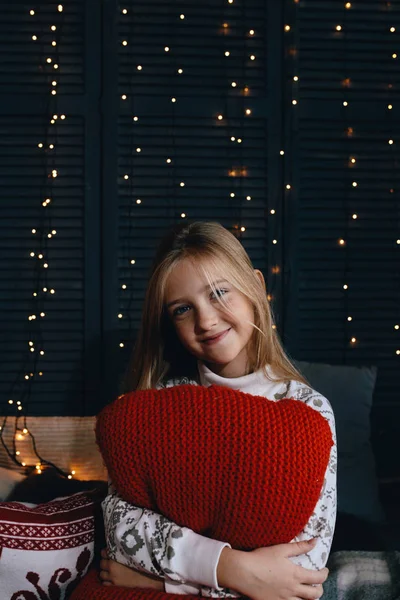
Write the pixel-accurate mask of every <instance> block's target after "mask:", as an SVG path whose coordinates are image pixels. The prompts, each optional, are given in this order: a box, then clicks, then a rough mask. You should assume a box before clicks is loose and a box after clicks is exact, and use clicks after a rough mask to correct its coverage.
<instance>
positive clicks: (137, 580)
mask: <svg viewBox="0 0 400 600" xmlns="http://www.w3.org/2000/svg"><path fill="white" fill-rule="evenodd" d="M100 579H101V580H102V582H103V585H121V586H123V587H129V588H131V587H141V588H149V589H153V590H159V591H161V592H162V591H164V582H163V580H162V579H158V578H157V577H155V576H153V575H147V574H146V573H141V572H139V571H136V570H135V569H130V568H129V567H125V565H121V563H118V562H116V561H115V560H111V559H110V558H108V556H107V550H106V549H104V550H102V551H101V561H100Z"/></svg>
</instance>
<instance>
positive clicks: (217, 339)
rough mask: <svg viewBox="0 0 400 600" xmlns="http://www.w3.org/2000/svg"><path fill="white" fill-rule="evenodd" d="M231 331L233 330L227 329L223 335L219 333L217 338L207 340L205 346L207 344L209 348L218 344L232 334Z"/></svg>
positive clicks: (204, 341) (204, 342)
mask: <svg viewBox="0 0 400 600" xmlns="http://www.w3.org/2000/svg"><path fill="white" fill-rule="evenodd" d="M230 330H231V328H229V329H226V330H225V331H223V332H222V333H219V334H218V335H216V336H215V337H212V338H208V339H207V340H203V344H207V345H208V346H209V345H211V344H216V343H217V342H219V341H220V340H222V339H223V338H224V337H225V336H226V335H227V334H228V333H229V332H230Z"/></svg>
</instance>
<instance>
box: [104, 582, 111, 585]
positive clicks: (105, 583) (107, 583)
mask: <svg viewBox="0 0 400 600" xmlns="http://www.w3.org/2000/svg"><path fill="white" fill-rule="evenodd" d="M103 585H113V584H112V583H111V581H103Z"/></svg>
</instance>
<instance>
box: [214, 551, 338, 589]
mask: <svg viewBox="0 0 400 600" xmlns="http://www.w3.org/2000/svg"><path fill="white" fill-rule="evenodd" d="M314 545H315V540H311V541H307V542H294V543H290V544H279V545H277V546H270V547H268V548H258V549H257V550H253V551H252V552H240V551H238V550H232V549H231V548H224V549H223V550H222V552H221V556H220V560H219V563H218V567H217V579H218V585H219V586H222V587H227V588H230V589H233V590H235V591H237V592H239V593H240V594H243V595H244V596H248V597H249V598H251V600H265V599H266V598H268V600H299V599H301V600H314V599H316V598H320V597H321V596H322V594H323V588H322V584H323V583H324V581H325V580H326V578H327V577H328V573H329V571H328V569H326V568H325V569H321V570H320V571H312V570H309V569H304V568H303V567H300V566H298V565H295V564H293V563H292V562H291V561H290V560H288V558H289V557H290V556H298V555H300V554H305V553H306V552H308V551H310V550H311V549H312V548H313V547H314Z"/></svg>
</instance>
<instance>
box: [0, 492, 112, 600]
mask: <svg viewBox="0 0 400 600" xmlns="http://www.w3.org/2000/svg"><path fill="white" fill-rule="evenodd" d="M100 502H101V498H98V497H97V496H96V494H91V493H78V494H74V495H72V496H68V497H66V498H58V499H56V500H53V501H52V502H48V503H46V504H39V505H32V504H28V503H18V502H4V503H0V557H1V558H0V598H2V599H3V598H4V600H5V599H11V598H13V599H14V600H19V599H20V598H41V599H43V600H44V599H47V598H48V599H49V600H52V599H54V598H68V597H69V594H70V592H71V591H72V589H73V588H74V587H75V585H76V584H77V582H78V581H79V580H80V579H81V578H82V577H83V575H84V574H85V573H86V572H87V569H88V567H89V566H90V564H91V562H92V560H93V554H94V523H95V513H96V511H97V512H99V511H100Z"/></svg>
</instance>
